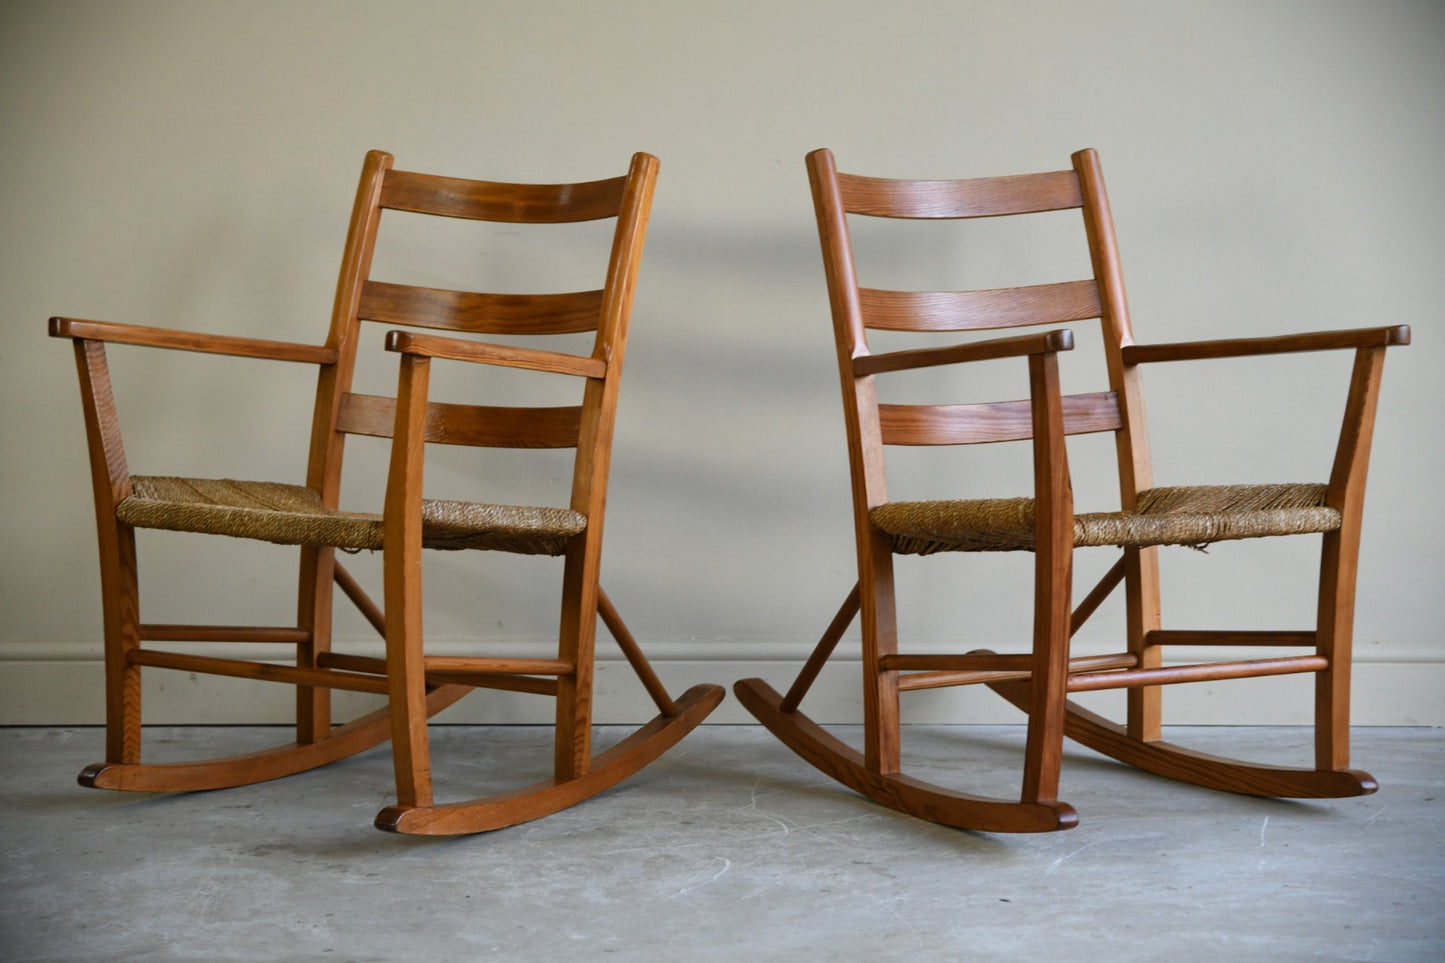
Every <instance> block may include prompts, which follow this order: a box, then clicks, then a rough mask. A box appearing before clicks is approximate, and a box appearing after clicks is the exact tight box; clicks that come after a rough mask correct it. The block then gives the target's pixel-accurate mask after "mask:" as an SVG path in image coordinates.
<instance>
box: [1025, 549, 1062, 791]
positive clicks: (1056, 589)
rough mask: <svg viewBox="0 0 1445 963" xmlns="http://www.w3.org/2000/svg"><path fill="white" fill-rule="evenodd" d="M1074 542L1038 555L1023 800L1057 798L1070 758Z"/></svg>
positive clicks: (1035, 576)
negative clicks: (1067, 711)
mask: <svg viewBox="0 0 1445 963" xmlns="http://www.w3.org/2000/svg"><path fill="white" fill-rule="evenodd" d="M1072 563H1073V554H1072V546H1071V545H1054V546H1040V549H1039V551H1038V552H1037V553H1036V557H1035V562H1034V566H1035V575H1034V649H1033V666H1032V685H1031V686H1030V688H1029V699H1028V738H1027V742H1026V744H1025V748H1024V775H1023V789H1022V793H1021V798H1022V799H1023V801H1024V802H1032V803H1038V802H1044V803H1049V802H1056V801H1057V800H1058V798H1059V772H1060V770H1061V768H1062V767H1063V760H1064V713H1065V709H1066V703H1067V698H1068V690H1067V686H1068V670H1069V615H1070V608H1071V606H1070V599H1071V591H1072V586H1071V583H1072V578H1073V564H1072Z"/></svg>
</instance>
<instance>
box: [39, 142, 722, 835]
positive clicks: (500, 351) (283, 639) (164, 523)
mask: <svg viewBox="0 0 1445 963" xmlns="http://www.w3.org/2000/svg"><path fill="white" fill-rule="evenodd" d="M392 163H393V161H392V157H391V155H389V154H386V153H383V152H380V151H372V152H371V153H369V154H368V155H367V156H366V161H365V164H364V166H363V169H362V174H361V180H360V185H359V187H358V189H357V195H356V203H355V207H354V209H353V211H352V216H351V224H350V230H349V232H348V236H347V241H346V247H345V254H344V257H343V260H342V266H341V272H340V280H339V284H338V288H337V296H336V302H335V306H334V313H333V316H332V321H331V328H330V333H329V335H328V336H327V339H326V341H325V343H324V344H321V345H305V344H291V343H281V342H272V341H261V340H255V339H248V338H237V337H222V336H214V335H202V334H192V333H185V332H179V331H171V330H164V329H159V328H152V327H136V326H130V325H121V324H113V323H107V322H98V321H82V320H75V319H70V318H52V319H51V321H50V333H51V335H52V336H54V337H61V338H69V339H71V340H72V341H73V343H74V348H75V358H76V362H77V365H78V367H79V372H80V386H81V395H82V401H83V405H84V410H85V424H86V431H87V436H88V440H89V451H90V463H91V474H92V482H93V487H94V494H95V509H96V522H97V529H98V532H99V542H100V565H101V576H102V578H101V585H102V598H103V618H104V626H105V673H106V685H105V690H106V761H105V762H103V763H99V764H96V765H93V766H90V767H88V768H87V769H85V770H84V771H83V772H82V773H81V774H80V777H79V778H80V783H81V784H82V785H84V786H91V787H96V788H104V789H128V790H141V791H150V792H157V791H178V790H181V791H184V790H202V789H217V788H222V787H229V786H237V785H243V784H247V783H253V782H259V781H262V780H267V779H274V778H277V777H279V776H285V775H288V774H291V773H295V772H299V771H302V770H306V769H311V768H314V767H316V766H320V765H324V764H326V763H329V762H332V761H334V760H337V759H341V758H343V757H346V756H350V755H352V754H354V753H357V752H360V751H362V750H364V749H367V748H369V747H372V746H375V745H377V744H379V743H381V742H383V741H385V740H386V739H387V738H388V737H390V738H391V740H392V744H393V757H394V761H395V773H396V786H397V789H396V792H397V803H396V805H394V806H390V807H387V808H386V809H383V810H382V811H381V813H380V814H379V815H378V816H377V819H376V824H377V826H378V827H379V828H382V829H386V830H392V831H396V832H401V833H413V834H423V835H443V834H458V833H470V832H478V831H483V830H489V829H496V828H500V827H503V826H508V825H512V824H515V823H519V822H524V821H526V820H530V819H535V818H537V817H540V816H545V815H547V814H549V813H552V812H555V811H557V810H560V809H562V808H565V807H567V806H570V805H572V804H574V803H577V802H580V801H581V800H583V799H586V798H588V797H590V796H592V795H595V794H596V793H598V792H600V791H602V790H604V789H607V788H608V787H610V786H613V785H615V784H616V783H618V782H619V781H620V780H622V779H624V778H626V777H627V776H629V775H631V774H633V773H635V772H637V771H638V770H640V769H641V768H642V767H643V766H645V765H647V764H648V763H649V762H651V761H653V760H654V759H656V758H657V757H658V756H659V755H661V754H662V753H663V752H665V751H666V750H667V749H668V748H670V747H671V746H672V745H674V744H675V743H676V742H677V741H678V740H679V739H681V738H682V737H683V736H684V735H686V734H687V733H688V732H689V731H691V730H692V729H693V728H694V727H695V726H696V725H697V724H698V723H699V722H700V721H701V720H702V719H703V718H705V717H706V716H707V715H708V713H709V712H711V711H712V709H713V708H714V707H715V706H716V705H717V704H718V702H719V701H720V700H721V698H722V694H723V693H722V689H721V687H719V686H716V685H698V686H694V687H693V688H691V689H689V690H688V691H687V692H686V693H685V694H684V695H683V696H682V697H681V698H679V699H677V700H676V701H674V700H673V699H672V698H671V697H670V696H669V695H668V693H667V690H666V689H665V688H664V687H663V685H662V684H661V682H660V681H659V679H658V678H657V676H656V674H655V673H654V672H653V671H652V669H651V667H650V666H649V664H648V662H647V660H646V658H645V657H644V656H643V654H642V652H641V650H640V648H639V647H638V645H637V643H636V641H635V640H634V639H633V638H632V636H631V635H630V633H629V632H628V631H627V628H626V626H625V625H624V623H623V622H622V620H621V618H620V616H619V615H618V613H617V610H616V609H615V608H614V607H613V605H612V603H611V602H610V600H609V599H608V598H607V596H606V594H605V593H603V591H602V589H601V587H600V585H599V583H598V572H599V568H600V562H601V549H602V527H603V526H602V522H603V509H604V506H605V503H606V492H607V480H608V468H609V463H610V452H611V442H612V436H613V422H614V417H615V412H616V406H617V398H618V387H619V383H620V378H621V374H622V362H623V355H624V351H625V348H626V345H627V333H628V321H629V316H630V312H631V305H632V298H633V291H634V287H635V284H636V279H637V271H638V266H639V262H640V260H641V255H642V248H643V240H644V236H645V233H646V229H647V220H648V214H649V211H650V207H651V203H652V195H653V188H654V184H655V182H656V178H657V169H658V162H657V159H656V158H655V157H652V156H650V155H647V154H642V153H639V154H637V155H635V156H634V157H633V159H632V165H631V169H630V170H629V172H628V173H627V174H626V175H624V176H620V177H614V178H611V179H608V180H600V181H592V182H586V183H578V184H556V185H544V184H502V183H491V182H485V181H474V180H460V179H455V178H447V177H437V176H431V175H425V174H418V173H410V172H404V171H399V170H393V169H392ZM383 210H396V211H408V212H413V213H416V214H424V215H434V216H438V217H445V218H464V219H470V220H481V221H494V222H505V223H537V224H554V223H563V222H577V221H589V220H598V219H604V218H614V219H615V220H616V227H615V231H614V234H613V239H612V246H611V256H610V263H609V264H608V265H607V270H606V275H605V282H604V285H603V287H602V288H601V290H594V291H585V292H578V293H567V294H541V295H517V294H482V293H472V292H460V291H451V290H438V289H434V288H427V287H416V286H408V285H401V284H393V283H387V282H384V281H381V280H374V279H373V278H372V277H371V263H372V256H373V252H374V250H375V245H376V239H377V233H378V228H379V226H380V222H381V213H382V211H383ZM432 223H434V222H432ZM362 321H373V322H378V323H381V324H384V325H388V326H393V327H395V326H409V327H423V328H432V329H441V330H443V331H447V332H456V333H461V334H493V335H496V334H500V335H553V334H562V333H578V332H596V334H595V340H594V347H593V349H592V351H591V354H590V356H581V355H574V354H567V353H559V352H555V351H549V350H541V349H537V348H532V347H517V346H513V345H506V346H502V345H493V344H487V343H483V342H480V341H476V340H473V339H470V338H466V337H453V336H450V335H438V334H424V333H419V332H407V331H399V330H393V331H391V332H390V333H389V334H388V335H387V337H386V342H385V343H386V349H387V350H388V351H392V352H396V353H397V355H398V357H399V362H400V376H399V381H398V389H397V395H396V397H395V398H387V397H381V396H377V395H369V394H357V393H353V392H352V390H351V385H352V380H353V373H354V370H355V366H356V356H357V347H358V344H359V342H360V340H361V330H362V325H361V322H362ZM106 343H112V344H122V345H142V346H148V347H158V348H173V349H182V350H188V351H202V352H210V353H215V354H221V355H234V356H240V357H247V358H261V359H270V360H276V361H288V362H302V363H308V364H314V365H316V366H317V369H318V371H319V377H318V385H317V391H316V405H315V410H314V413H313V418H312V427H311V435H310V437H311V443H310V455H309V462H308V466H307V470H306V483H305V485H290V484H279V483H273V482H253V481H235V480H231V479H198V478H174V477H154V476H143V475H131V474H130V473H129V470H128V468H127V466H126V460H125V454H124V450H123V448H122V444H121V432H120V427H119V421H118V417H117V413H116V409H115V402H114V399H113V397H112V389H111V382H110V375H109V373H108V370H107V366H106V355H105V350H106V348H105V346H106ZM434 360H440V361H444V362H467V363H473V364H485V365H501V366H505V367H509V368H514V369H522V370H524V371H530V372H536V373H538V377H544V378H545V377H556V376H557V375H562V376H567V377H572V378H576V379H578V380H580V381H581V382H582V387H581V389H580V391H579V392H578V396H579V400H580V404H577V405H572V406H565V407H531V408H521V407H495V406H480V405H458V404H446V403H438V402H429V401H428V377H429V372H430V368H431V365H432V362H433V361H434ZM347 435H370V436H377V437H383V438H385V437H390V438H391V460H390V471H389V475H388V480H387V486H386V494H385V501H384V505H383V510H382V511H381V512H380V513H367V512H358V511H347V510H341V509H339V508H338V507H337V502H338V498H339V491H340V483H341V469H342V453H343V449H344V443H345V440H346V437H347ZM427 442H433V443H443V444H449V445H471V446H485V447H501V448H518V449H520V448H562V449H565V448H575V449H576V456H575V460H574V472H573V477H572V485H571V495H570V504H569V505H568V507H566V508H558V507H521V506H513V505H495V504H486V503H479V502H462V501H441V500H427V499H423V498H422V469H423V452H424V448H425V443H427ZM138 528H141V529H143V528H152V529H168V530H172V531H183V532H197V533H205V534H213V535H228V536H233V537H240V538H249V539H260V540H264V541H268V542H274V543H279V544H283V545H296V546H300V561H301V565H300V580H299V582H300V584H299V590H298V617H297V620H296V624H295V625H292V626H284V627H257V626H233V625H167V624H156V623H150V622H142V621H141V616H140V598H139V589H138V584H137V563H136V541H135V530H136V529H138ZM423 548H433V549H490V550H498V551H503V552H513V553H524V554H540V555H551V556H561V557H562V558H563V559H564V562H563V566H564V571H563V574H562V606H561V616H560V631H559V646H558V652H557V657H556V658H555V659H544V658H480V657H475V658H474V657H461V656H433V655H427V654H425V653H424V651H423V646H422V608H421V604H422V595H421V558H422V549H423ZM337 549H343V550H347V551H357V550H362V549H368V550H377V549H379V550H380V551H381V552H382V555H383V563H382V568H383V585H384V602H385V606H384V613H383V609H382V607H381V606H377V605H376V604H375V603H374V602H373V601H372V600H371V598H369V597H368V596H367V594H366V593H365V591H363V589H362V588H361V586H360V585H359V584H358V582H357V580H356V578H354V577H353V576H352V575H351V574H350V573H349V572H348V571H347V570H346V569H345V568H344V567H343V566H342V565H341V564H340V563H339V562H338V561H337V557H336V550H337ZM333 584H335V585H337V586H339V587H340V588H341V590H342V593H343V594H344V595H346V596H347V598H348V599H350V600H351V601H352V602H353V603H354V604H355V605H356V606H357V608H358V609H359V611H360V612H361V613H362V615H363V616H364V617H365V618H366V620H367V621H369V622H370V623H371V625H372V626H374V627H375V629H376V630H377V631H378V632H379V633H380V634H381V635H382V637H383V638H384V639H385V643H386V645H385V658H378V657H375V656H366V655H364V654H348V653H343V652H338V651H333V650H332V646H331V625H332V600H333V595H332V586H333ZM599 617H600V618H601V619H602V620H603V622H605V623H606V624H607V626H608V627H609V629H610V630H611V632H612V634H613V636H614V637H615V639H616V641H617V642H618V644H619V645H620V647H621V649H622V651H623V653H624V655H625V656H626V658H627V660H628V662H629V663H630V664H631V666H632V668H633V669H634V670H635V671H636V673H637V675H638V676H639V678H640V680H641V682H642V684H643V686H644V687H645V689H646V691H647V692H648V694H649V695H650V696H651V698H652V699H653V700H654V701H655V703H656V705H657V710H658V714H657V716H656V717H655V718H654V719H653V720H652V721H651V722H649V723H647V724H646V725H644V726H643V727H642V728H640V729H638V730H637V731H636V732H634V733H633V734H632V735H630V736H628V737H627V738H625V739H623V740H622V741H621V742H620V743H618V744H617V745H615V746H613V747H612V748H610V749H608V750H607V751H605V752H603V753H601V754H598V755H596V756H594V755H593V751H592V725H591V712H592V687H593V662H594V657H593V650H594V641H595V635H596V623H597V619H598V618H599ZM154 641H160V642H206V643H218V642H219V643H225V642H249V643H275V644H278V645H284V646H289V647H290V648H291V649H292V650H293V651H294V652H295V662H294V664H279V665H278V664H275V663H273V662H269V661H261V660H246V659H239V658H226V657H218V656H216V655H214V654H193V653H190V652H176V651H163V650H161V649H156V648H149V647H147V646H146V645H145V643H147V642H154ZM149 668H157V669H171V670H180V671H183V672H190V673H211V674H216V675H221V676H231V677H237V678H242V679H252V680H264V681H272V682H283V683H289V684H292V685H294V686H296V692H297V699H296V702H297V719H296V739H295V742H293V743H289V744H286V745H282V746H278V747H276V748H273V749H270V750H266V751H261V752H256V753H252V754H247V755H242V756H236V757H229V758H222V759H211V760H205V761H198V762H179V763H150V762H146V761H143V760H142V755H141V686H140V677H141V671H142V670H143V669H149ZM477 688H489V689H504V690H512V691H520V692H525V693H536V694H541V695H547V696H552V697H554V698H555V699H556V705H557V710H556V729H555V737H556V738H555V763H554V777H553V778H551V779H548V780H545V781H543V782H541V783H539V784H536V785H532V786H529V787H526V788H522V789H519V790H517V791H514V792H509V793H505V794H502V795H500V796H491V797H486V798H479V799H473V800H469V801H464V802H452V803H447V804H444V805H443V804H437V803H436V802H435V801H434V800H433V792H432V779H431V764H430V758H429V744H428V738H427V720H428V718H429V717H430V716H432V715H434V714H435V713H437V712H439V711H441V710H442V709H444V708H446V707H447V706H449V705H451V704H452V703H454V702H456V701H457V700H458V699H460V698H461V697H462V696H464V695H466V694H467V693H469V692H471V691H472V690H473V689H477ZM333 689H338V690H353V691H360V692H369V693H376V694H380V695H384V696H386V697H387V700H388V703H387V706H386V707H383V708H381V709H378V710H376V711H373V712H371V713H369V714H366V715H363V716H362V717H361V718H357V719H355V720H353V721H351V722H348V723H346V724H344V725H333V722H332V710H331V699H330V695H331V690H333Z"/></svg>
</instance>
